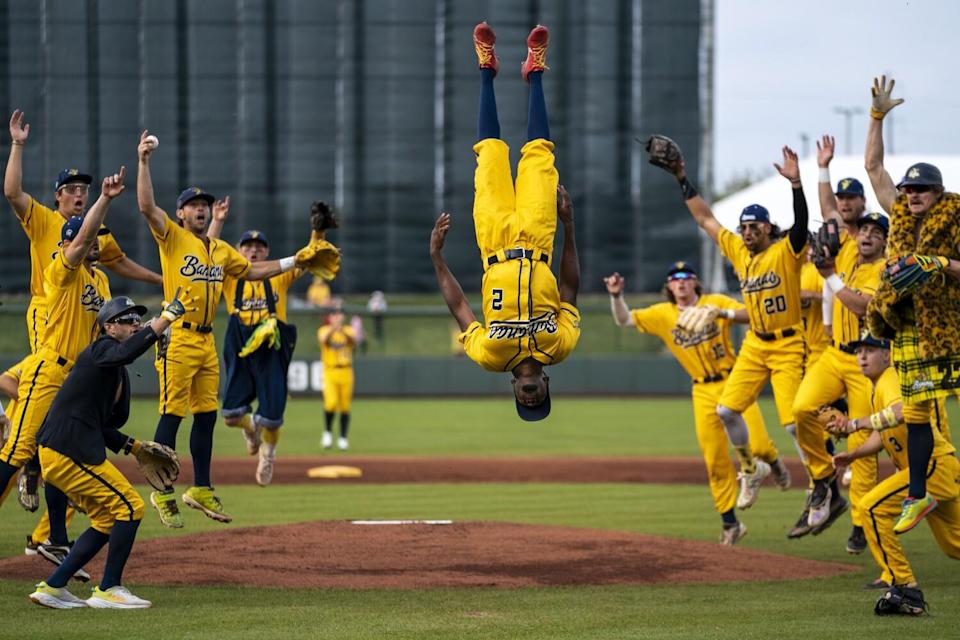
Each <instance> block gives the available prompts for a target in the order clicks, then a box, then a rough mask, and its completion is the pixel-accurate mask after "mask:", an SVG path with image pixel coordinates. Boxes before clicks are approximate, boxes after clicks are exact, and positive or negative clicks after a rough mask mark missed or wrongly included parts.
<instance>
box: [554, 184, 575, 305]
mask: <svg viewBox="0 0 960 640" xmlns="http://www.w3.org/2000/svg"><path fill="white" fill-rule="evenodd" d="M557 217H559V218H560V222H562V223H563V253H562V254H560V282H559V283H558V284H559V288H560V302H566V303H568V304H572V305H573V306H577V293H578V292H579V291H580V258H579V256H578V255H577V238H576V232H575V231H574V228H573V203H571V202H570V194H568V193H567V190H566V189H564V187H563V185H562V184H561V185H557Z"/></svg>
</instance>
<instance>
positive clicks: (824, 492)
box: [807, 478, 833, 527]
mask: <svg viewBox="0 0 960 640" xmlns="http://www.w3.org/2000/svg"><path fill="white" fill-rule="evenodd" d="M830 481H831V478H825V479H823V480H814V482H813V493H811V494H810V514H809V515H808V516H807V524H809V525H810V526H811V527H817V526H819V525H820V524H822V523H823V522H824V521H825V520H826V519H827V518H828V517H829V516H830V500H831V498H833V490H832V489H830Z"/></svg>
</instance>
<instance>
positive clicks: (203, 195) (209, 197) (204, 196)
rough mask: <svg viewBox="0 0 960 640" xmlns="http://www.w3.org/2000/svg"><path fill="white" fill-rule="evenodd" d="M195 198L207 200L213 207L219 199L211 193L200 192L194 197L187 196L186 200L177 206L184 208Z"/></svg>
mask: <svg viewBox="0 0 960 640" xmlns="http://www.w3.org/2000/svg"><path fill="white" fill-rule="evenodd" d="M194 200H204V201H205V202H206V203H207V204H208V205H209V206H211V207H212V206H213V203H214V202H216V201H217V199H216V198H214V197H213V196H212V195H210V194H209V193H198V194H197V195H195V196H193V197H192V198H187V199H186V200H184V201H183V202H181V203H180V206H178V207H177V208H178V209H183V208H184V207H185V206H186V205H187V204H189V203H191V202H193V201H194Z"/></svg>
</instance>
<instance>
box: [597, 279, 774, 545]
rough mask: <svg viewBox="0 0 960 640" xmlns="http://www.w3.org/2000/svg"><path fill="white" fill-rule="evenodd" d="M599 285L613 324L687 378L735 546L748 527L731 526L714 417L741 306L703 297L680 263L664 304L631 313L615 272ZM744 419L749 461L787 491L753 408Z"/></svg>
mask: <svg viewBox="0 0 960 640" xmlns="http://www.w3.org/2000/svg"><path fill="white" fill-rule="evenodd" d="M603 281H604V284H605V285H606V286H607V292H608V293H609V294H610V307H611V310H612V312H613V318H614V321H615V322H616V323H617V325H618V326H621V327H631V326H632V327H636V329H637V330H638V331H640V332H641V333H649V334H652V335H655V336H657V337H658V338H660V339H661V340H662V341H663V344H664V345H665V346H666V347H667V348H668V349H669V350H670V352H671V353H672V354H673V356H674V357H675V358H676V359H677V362H679V363H680V365H681V366H682V367H683V368H684V370H686V372H687V373H688V374H689V375H690V379H691V381H692V382H693V388H692V390H691V393H692V396H693V413H694V427H695V429H696V433H697V442H698V443H699V444H700V451H701V452H702V453H703V459H704V462H705V463H706V465H707V476H708V478H709V481H710V493H711V494H712V495H713V504H714V506H715V507H716V510H717V512H718V513H720V517H721V519H722V520H723V529H722V531H721V533H720V542H721V543H722V544H725V545H734V544H736V543H737V542H738V541H739V540H740V539H741V538H743V536H745V535H746V534H747V526H746V525H745V524H744V523H743V522H740V521H739V520H738V519H737V516H736V513H735V511H734V505H735V504H736V501H737V474H736V471H735V469H734V468H733V463H732V462H731V461H730V454H729V446H730V443H729V440H728V439H727V434H726V432H725V431H724V428H723V423H722V422H721V421H720V418H719V417H718V416H717V400H718V399H719V398H720V395H721V393H722V392H723V386H724V384H725V381H726V379H727V376H729V375H730V371H731V369H733V365H734V363H735V362H736V357H737V354H736V351H735V350H734V348H733V343H732V341H731V340H730V327H731V323H733V322H740V323H747V322H748V321H749V319H748V317H747V312H746V309H745V307H744V306H743V305H742V304H740V303H739V302H737V301H736V300H734V299H733V298H729V297H727V296H724V295H720V294H707V295H703V288H702V287H701V285H700V280H699V278H698V277H697V272H696V271H695V270H694V269H693V268H692V267H691V266H690V265H689V264H688V263H686V262H676V263H674V265H673V267H671V268H670V270H669V271H668V272H667V282H666V284H665V285H664V289H663V290H664V295H665V296H666V297H667V300H668V301H667V302H660V303H658V304H655V305H653V306H650V307H647V308H645V309H634V310H632V311H631V310H630V309H629V308H628V307H627V304H626V302H625V301H624V299H623V289H624V278H623V276H621V275H620V274H619V273H614V274H613V275H611V276H608V277H606V278H604V280H603ZM691 313H701V314H703V320H702V321H699V322H697V321H694V322H693V323H691V324H690V325H687V323H686V322H685V321H683V320H682V319H681V317H682V316H683V315H686V314H691ZM743 417H744V421H745V422H746V424H747V428H748V429H749V430H750V443H751V445H752V448H753V454H754V456H756V457H757V458H760V459H761V460H763V461H765V462H766V463H767V464H769V465H770V466H771V467H772V468H773V469H774V470H775V471H774V476H775V477H776V479H777V482H778V484H779V485H780V488H781V489H783V490H786V489H788V488H789V487H790V473H789V471H787V468H786V466H785V465H784V464H783V461H782V460H780V459H779V457H778V452H777V448H776V446H775V445H774V444H773V441H772V440H770V435H769V434H768V433H767V427H766V425H765V424H764V422H763V416H762V415H761V413H760V407H759V406H758V405H757V403H756V402H754V403H753V404H751V405H750V406H749V407H748V408H747V410H746V411H745V412H744V414H743Z"/></svg>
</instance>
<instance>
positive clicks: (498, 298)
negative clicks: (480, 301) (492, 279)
mask: <svg viewBox="0 0 960 640" xmlns="http://www.w3.org/2000/svg"><path fill="white" fill-rule="evenodd" d="M490 306H491V307H493V310H494V311H500V310H501V309H503V289H494V290H493V300H492V301H491V303H490Z"/></svg>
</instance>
